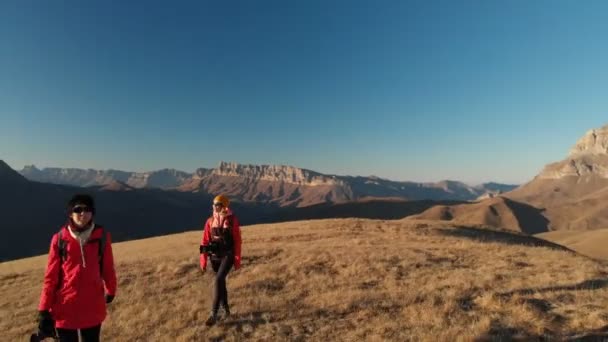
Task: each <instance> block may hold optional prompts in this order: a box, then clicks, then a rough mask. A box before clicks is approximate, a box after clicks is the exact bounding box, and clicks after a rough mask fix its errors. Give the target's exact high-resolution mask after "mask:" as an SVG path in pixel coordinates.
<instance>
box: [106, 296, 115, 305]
mask: <svg viewBox="0 0 608 342" xmlns="http://www.w3.org/2000/svg"><path fill="white" fill-rule="evenodd" d="M113 300H114V296H112V295H109V294H107V295H106V304H110V303H112V301H113Z"/></svg>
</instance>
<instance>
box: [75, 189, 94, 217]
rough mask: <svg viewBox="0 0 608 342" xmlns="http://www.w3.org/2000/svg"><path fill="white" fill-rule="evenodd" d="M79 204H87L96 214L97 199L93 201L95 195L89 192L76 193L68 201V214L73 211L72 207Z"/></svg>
mask: <svg viewBox="0 0 608 342" xmlns="http://www.w3.org/2000/svg"><path fill="white" fill-rule="evenodd" d="M77 205H86V206H87V207H89V208H91V210H93V215H95V201H93V197H92V196H91V195H87V194H76V195H74V196H73V197H72V199H70V201H69V202H68V215H69V214H70V213H72V209H73V208H74V207H75V206H77Z"/></svg>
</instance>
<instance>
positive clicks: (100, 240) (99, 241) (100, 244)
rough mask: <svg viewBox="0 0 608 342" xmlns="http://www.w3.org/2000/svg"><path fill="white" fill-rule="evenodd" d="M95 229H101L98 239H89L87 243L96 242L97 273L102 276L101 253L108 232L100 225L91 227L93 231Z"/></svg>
mask: <svg viewBox="0 0 608 342" xmlns="http://www.w3.org/2000/svg"><path fill="white" fill-rule="evenodd" d="M97 229H101V237H100V238H98V239H94V240H89V242H87V243H92V242H97V257H98V258H99V273H100V274H101V276H102V277H103V254H104V252H105V250H106V240H107V235H108V234H107V233H106V232H105V230H104V229H103V228H101V226H99V225H95V228H93V231H95V230H97Z"/></svg>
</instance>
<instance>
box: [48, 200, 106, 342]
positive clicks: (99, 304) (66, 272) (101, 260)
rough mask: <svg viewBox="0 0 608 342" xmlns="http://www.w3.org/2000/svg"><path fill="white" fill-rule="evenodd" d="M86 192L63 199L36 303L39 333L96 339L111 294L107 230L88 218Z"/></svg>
mask: <svg viewBox="0 0 608 342" xmlns="http://www.w3.org/2000/svg"><path fill="white" fill-rule="evenodd" d="M94 215H95V204H94V201H93V198H92V197H91V196H89V195H80V194H79V195H75V196H74V197H72V199H71V200H70V201H69V202H68V220H67V223H66V224H65V225H64V226H63V227H61V229H60V231H59V232H58V233H56V234H55V235H53V238H52V240H51V247H50V251H49V255H48V263H47V266H46V272H45V274H44V284H43V288H42V294H41V296H40V304H39V306H38V313H39V324H38V336H41V337H52V336H56V337H58V338H59V341H62V342H63V341H76V342H77V341H78V334H79V331H80V335H81V337H82V340H81V341H83V342H95V341H99V335H100V331H101V323H102V322H103V321H104V319H105V318H106V304H108V303H111V302H112V300H113V299H114V296H115V295H116V272H115V270H114V258H113V256H112V246H111V242H110V234H109V233H108V232H106V231H105V229H104V228H102V227H101V226H98V225H96V224H95V223H94V222H93V216H94Z"/></svg>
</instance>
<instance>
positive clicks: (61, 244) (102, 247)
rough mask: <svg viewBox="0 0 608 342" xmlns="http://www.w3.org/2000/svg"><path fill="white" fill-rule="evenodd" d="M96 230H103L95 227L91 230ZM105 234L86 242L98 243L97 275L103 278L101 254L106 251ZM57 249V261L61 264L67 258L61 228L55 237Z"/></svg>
mask: <svg viewBox="0 0 608 342" xmlns="http://www.w3.org/2000/svg"><path fill="white" fill-rule="evenodd" d="M97 229H101V230H103V228H101V226H98V225H95V227H94V228H93V232H94V231H95V230H97ZM91 235H93V233H92V232H91ZM106 235H107V234H106V232H105V231H104V232H102V234H101V237H100V238H98V239H92V240H89V241H87V243H94V242H97V243H98V246H99V248H98V250H97V255H98V256H99V273H100V274H101V275H102V277H103V253H104V251H105V249H106V240H107V236H106ZM57 247H58V248H59V260H60V262H61V263H63V261H64V260H65V258H67V254H68V251H67V248H66V241H65V240H64V239H63V228H62V229H60V230H59V233H58V236H57Z"/></svg>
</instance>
